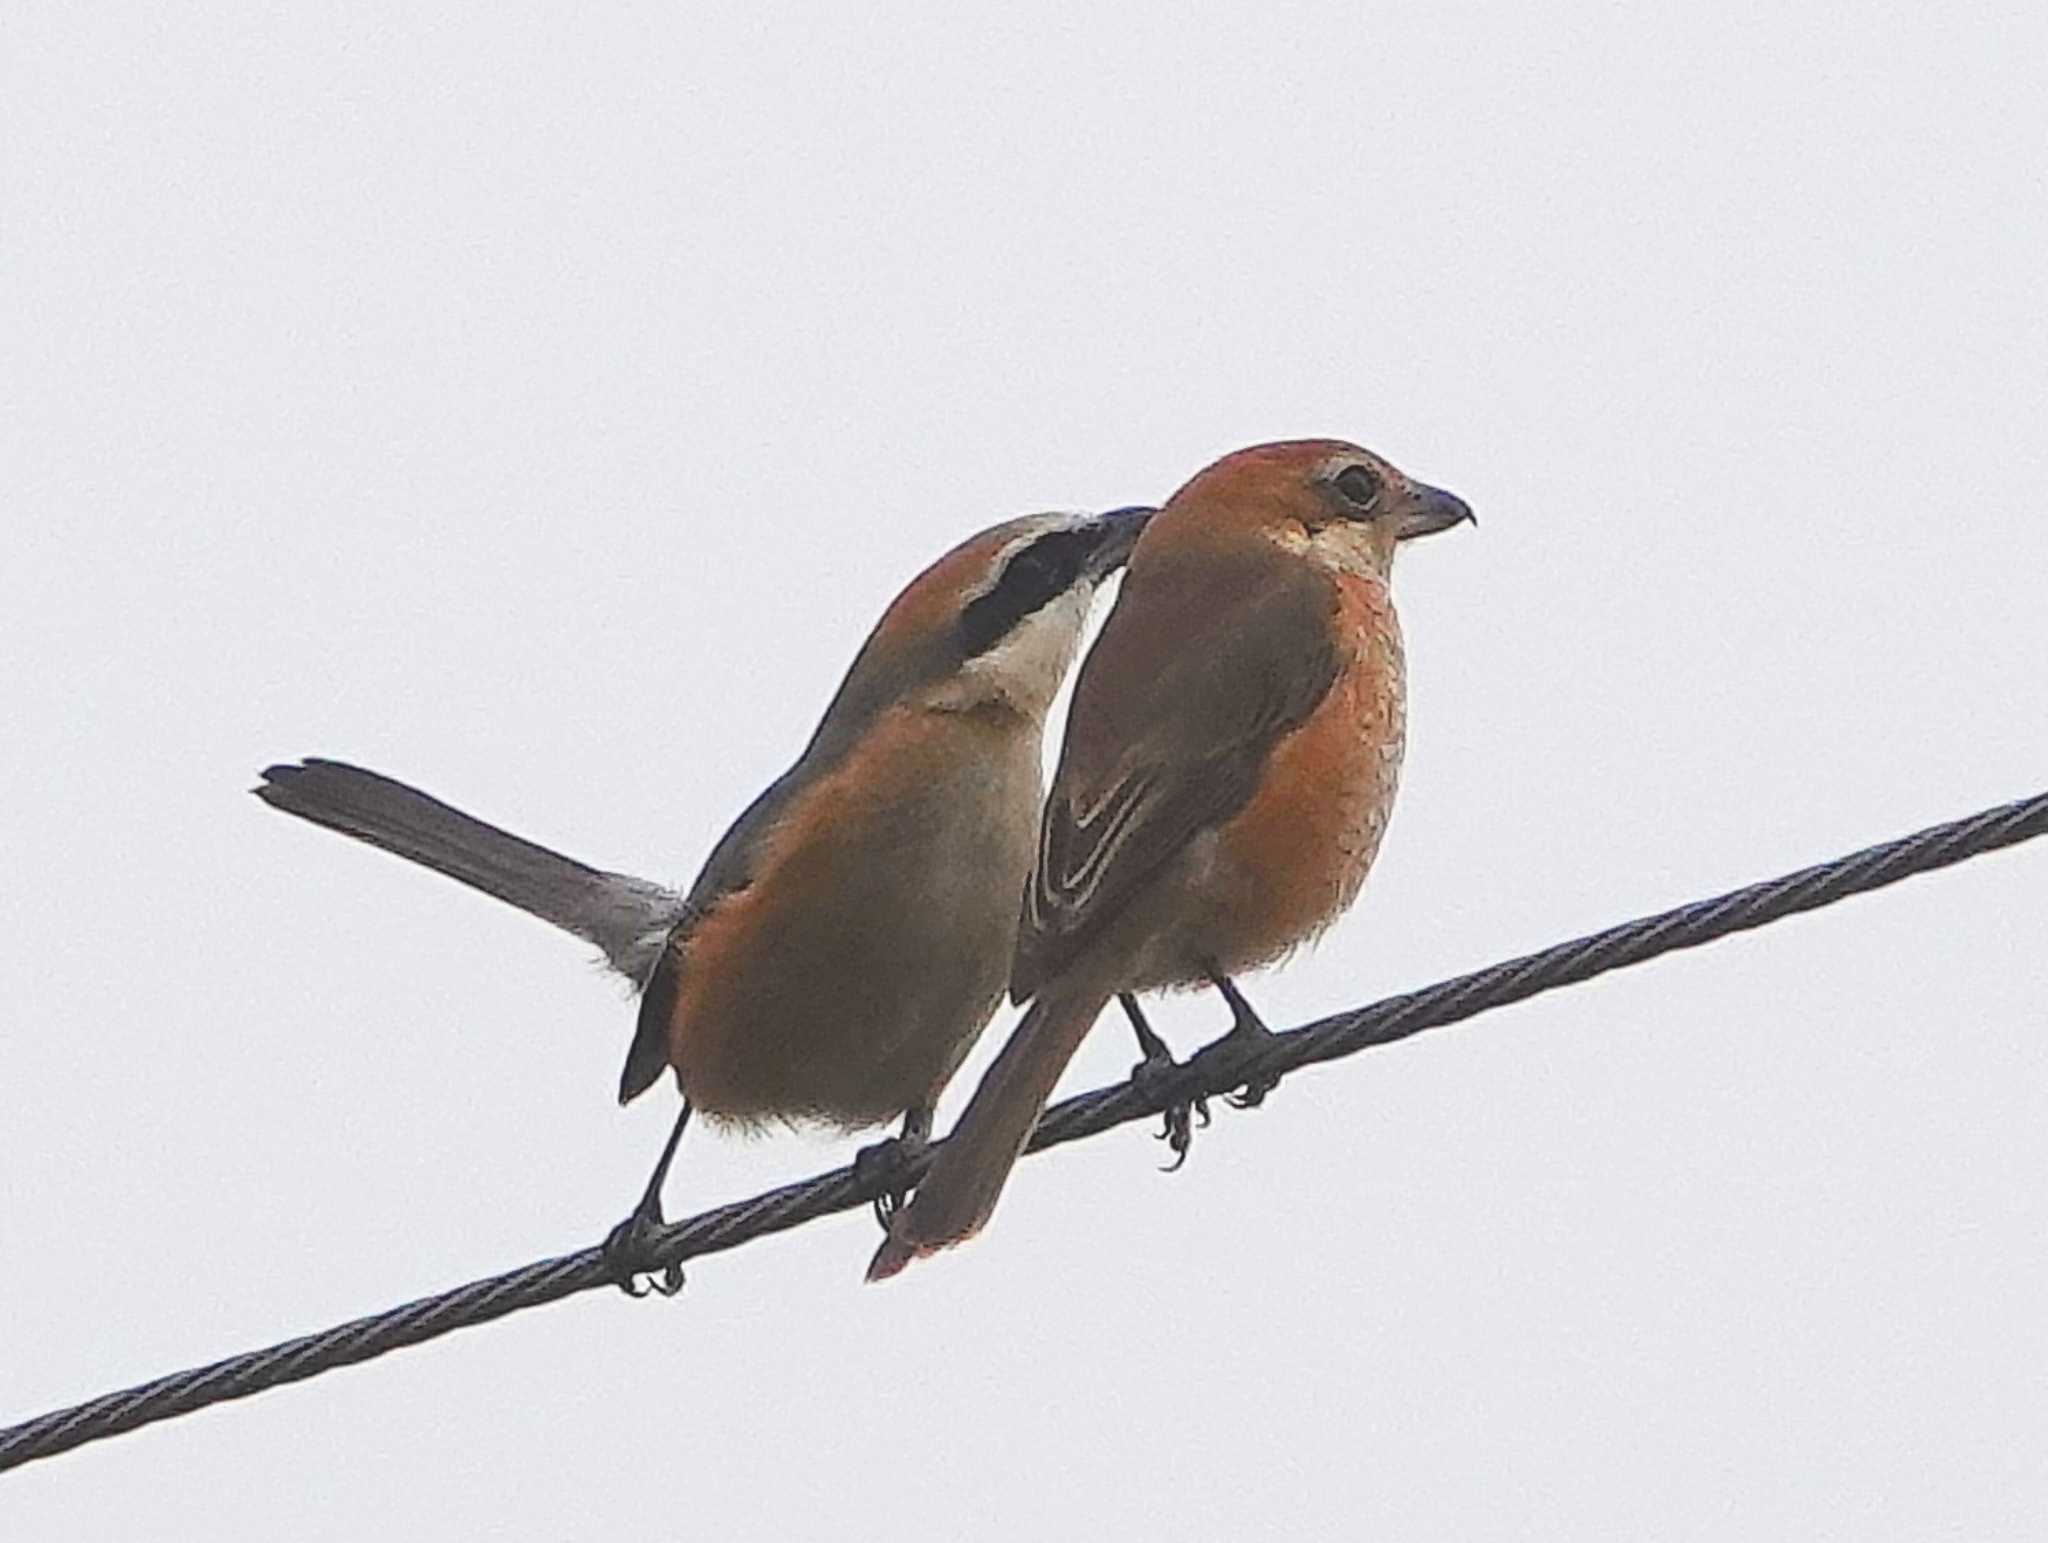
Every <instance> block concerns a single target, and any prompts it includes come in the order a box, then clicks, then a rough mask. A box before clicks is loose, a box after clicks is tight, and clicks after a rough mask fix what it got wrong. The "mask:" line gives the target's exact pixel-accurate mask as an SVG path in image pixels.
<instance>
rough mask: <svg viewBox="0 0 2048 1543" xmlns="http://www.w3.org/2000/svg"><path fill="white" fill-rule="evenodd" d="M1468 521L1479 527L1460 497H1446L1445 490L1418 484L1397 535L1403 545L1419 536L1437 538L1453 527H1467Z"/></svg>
mask: <svg viewBox="0 0 2048 1543" xmlns="http://www.w3.org/2000/svg"><path fill="white" fill-rule="evenodd" d="M1468 520H1469V521H1471V523H1473V524H1474V525H1477V524H1478V523H1479V521H1478V519H1477V518H1476V517H1475V516H1474V515H1473V513H1472V507H1471V505H1469V504H1467V503H1466V502H1465V500H1464V499H1462V498H1460V497H1459V496H1458V495H1457V494H1456V493H1446V492H1445V491H1444V490H1443V489H1442V488H1433V487H1431V486H1430V485H1429V484H1428V483H1426V482H1418V483H1416V484H1415V492H1414V494H1413V495H1412V496H1411V497H1410V498H1409V500H1408V507H1407V508H1406V509H1404V510H1402V511H1401V523H1400V526H1399V528H1398V529H1397V530H1396V532H1395V534H1396V535H1397V536H1398V537H1399V538H1400V539H1401V540H1403V541H1412V540H1414V539H1415V538H1416V537H1417V536H1433V535H1435V534H1436V533H1437V532H1438V531H1440V530H1449V529H1450V528H1451V527H1452V526H1453V525H1463V524H1464V523H1465V522H1466V521H1468Z"/></svg>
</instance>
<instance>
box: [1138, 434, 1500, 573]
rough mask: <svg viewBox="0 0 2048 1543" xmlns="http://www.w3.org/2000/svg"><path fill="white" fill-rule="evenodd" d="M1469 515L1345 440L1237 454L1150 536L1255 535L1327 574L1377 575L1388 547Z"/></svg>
mask: <svg viewBox="0 0 2048 1543" xmlns="http://www.w3.org/2000/svg"><path fill="white" fill-rule="evenodd" d="M1472 518H1473V515H1472V511H1471V509H1470V508H1469V507H1467V505H1466V503H1465V501H1464V500H1463V499H1461V498H1459V497H1458V496H1457V495H1456V494H1454V493H1447V492H1445V491H1444V490H1443V489H1442V488H1435V487H1431V486H1430V485H1429V484H1428V483H1426V482H1418V481H1416V480H1415V479H1414V478H1413V477H1410V476H1409V475H1408V474H1407V473H1405V472H1403V471H1401V470H1400V469H1399V468H1397V467H1395V466H1394V465H1392V464H1391V463H1389V462H1388V461H1386V460H1385V459H1383V458H1382V457H1380V456H1377V455H1375V454H1373V453H1372V451H1370V450H1366V449H1364V448H1362V447H1360V446H1358V445H1354V444H1349V443H1347V442H1346V441H1344V440H1341V439H1293V440H1283V441H1279V442H1277V443H1274V444H1267V445H1253V446H1251V447H1250V448H1248V449H1245V450H1238V451H1233V452H1232V453H1231V454H1229V455H1226V456H1224V457H1223V459H1221V460H1220V461H1217V462H1215V463H1213V464H1212V465H1209V466H1207V467H1204V468H1203V469H1202V470H1201V471H1199V472H1197V473H1196V474H1195V475H1194V476H1193V477H1192V478H1190V479H1189V481H1188V482H1187V483H1186V485H1184V486H1183V487H1182V488H1181V489H1180V491H1179V492H1177V493H1175V494H1174V495H1173V497H1172V498H1170V499H1168V500H1167V502H1166V504H1165V507H1164V509H1163V510H1162V512H1161V515H1160V518H1159V520H1158V521H1157V522H1156V524H1155V526H1154V527H1153V534H1152V538H1151V539H1152V540H1153V541H1156V542H1165V541H1168V540H1175V539H1178V540H1191V541H1196V542H1201V541H1205V540H1213V539H1221V540H1226V541H1227V540H1230V539H1233V538H1242V537H1245V536H1251V537H1255V538H1257V539H1261V540H1265V541H1269V542H1272V543H1274V544H1275V545H1278V546H1280V547H1281V548H1283V549H1284V550H1287V551H1289V552H1294V553H1298V554H1300V555H1302V556H1304V557H1307V558H1309V559H1310V560H1311V561H1314V562H1318V563H1321V564H1322V565H1323V566H1325V567H1328V568H1331V569H1333V570H1337V571H1341V572H1349V573H1359V574H1375V575H1378V576H1380V577H1382V578H1384V577H1385V576H1386V573H1387V570H1388V569H1389V567H1390V566H1391V565H1392V563H1393V559H1394V550H1395V548H1396V547H1397V546H1399V545H1400V544H1401V543H1402V542H1404V541H1410V540H1413V539H1414V538H1415V537H1417V536H1427V535H1432V534H1434V533H1435V532H1437V531H1440V530H1448V529H1450V528H1451V527H1452V526H1453V525H1457V524H1461V523H1463V522H1465V521H1467V520H1471V519H1472Z"/></svg>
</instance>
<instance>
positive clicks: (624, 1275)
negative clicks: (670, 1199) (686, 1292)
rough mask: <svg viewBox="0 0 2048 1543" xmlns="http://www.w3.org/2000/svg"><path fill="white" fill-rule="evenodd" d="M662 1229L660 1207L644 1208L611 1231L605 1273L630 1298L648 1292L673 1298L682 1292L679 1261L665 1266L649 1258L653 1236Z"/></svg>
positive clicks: (606, 1253) (640, 1208) (607, 1243)
mask: <svg viewBox="0 0 2048 1543" xmlns="http://www.w3.org/2000/svg"><path fill="white" fill-rule="evenodd" d="M661 1227H662V1215H661V1207H660V1206H659V1205H656V1206H654V1207H653V1208H652V1209H650V1208H648V1207H647V1206H644V1205H643V1206H640V1207H638V1208H637V1209H635V1211H634V1212H633V1214H632V1215H631V1216H629V1217H627V1218H626V1219H625V1220H624V1221H622V1222H620V1223H619V1224H618V1226H616V1227H614V1228H612V1230H611V1234H610V1236H608V1237H607V1238H606V1239H605V1240H604V1253H603V1257H604V1265H605V1273H606V1275H607V1277H608V1278H609V1279H610V1280H611V1282H612V1284H613V1285H615V1286H617V1287H618V1288H619V1290H621V1291H623V1292H625V1293H626V1295H627V1296H629V1297H644V1296H646V1295H647V1294H648V1293H649V1292H657V1293H659V1294H660V1295H662V1296H665V1297H672V1296H674V1295H675V1294H676V1293H677V1292H679V1291H681V1290H682V1289H683V1266H682V1262H681V1261H680V1260H670V1261H669V1262H668V1263H667V1264H662V1263H660V1262H659V1261H658V1260H655V1259H653V1258H651V1257H650V1255H651V1254H652V1252H653V1247H654V1235H655V1233H657V1232H658V1231H660V1230H661Z"/></svg>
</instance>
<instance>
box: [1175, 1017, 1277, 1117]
mask: <svg viewBox="0 0 2048 1543" xmlns="http://www.w3.org/2000/svg"><path fill="white" fill-rule="evenodd" d="M1274 1037H1275V1036H1274V1034H1273V1031H1272V1030H1271V1029H1269V1028H1267V1027H1266V1026H1265V1025H1264V1024H1261V1023H1240V1024H1239V1025H1238V1026H1237V1027H1236V1028H1234V1029H1232V1030H1231V1031H1230V1032H1229V1033H1228V1034H1226V1035H1224V1036H1223V1037H1222V1038H1221V1039H1219V1040H1217V1041H1216V1042H1215V1043H1214V1044H1213V1045H1209V1046H1207V1047H1205V1048H1204V1049H1202V1050H1200V1051H1198V1052H1197V1053H1196V1055H1195V1061H1196V1062H1197V1063H1199V1062H1203V1061H1210V1062H1216V1061H1220V1062H1222V1063H1223V1064H1224V1066H1225V1067H1226V1068H1227V1069H1228V1070H1231V1071H1235V1070H1237V1069H1238V1068H1240V1067H1242V1066H1244V1065H1245V1064H1246V1063H1247V1062H1248V1061H1249V1060H1250V1059H1251V1058H1252V1057H1253V1056H1254V1055H1256V1054H1257V1053H1258V1052H1259V1051H1260V1050H1262V1049H1263V1048H1265V1046H1267V1045H1269V1044H1271V1043H1272V1041H1273V1039H1274ZM1203 1080H1205V1081H1207V1080H1208V1079H1206V1078H1205V1079H1203ZM1210 1086H1211V1087H1214V1086H1215V1083H1213V1082H1211V1083H1210ZM1278 1086H1280V1077H1279V1074H1278V1073H1277V1072H1257V1073H1252V1074H1249V1075H1247V1076H1246V1077H1245V1079H1244V1081H1243V1083H1242V1084H1240V1086H1239V1087H1238V1089H1237V1091H1236V1092H1234V1093H1226V1094H1225V1095H1224V1096H1223V1101H1224V1102H1225V1103H1227V1104H1229V1105H1230V1107H1231V1108H1233V1109H1256V1108H1258V1107H1259V1105H1261V1104H1263V1103H1264V1102H1265V1101H1266V1095H1267V1094H1269V1093H1271V1092H1272V1091H1273V1089H1275V1088H1277V1087H1278Z"/></svg>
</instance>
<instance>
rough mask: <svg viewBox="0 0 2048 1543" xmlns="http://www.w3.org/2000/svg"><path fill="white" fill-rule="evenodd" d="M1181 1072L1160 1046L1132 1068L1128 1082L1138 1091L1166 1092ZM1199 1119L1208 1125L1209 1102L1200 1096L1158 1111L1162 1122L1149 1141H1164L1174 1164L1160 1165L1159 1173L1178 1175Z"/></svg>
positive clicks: (1193, 1138) (1190, 1145)
mask: <svg viewBox="0 0 2048 1543" xmlns="http://www.w3.org/2000/svg"><path fill="white" fill-rule="evenodd" d="M1181 1071H1182V1068H1181V1064H1180V1062H1178V1061H1176V1060H1174V1058H1173V1057H1172V1056H1171V1055H1170V1054H1168V1053H1167V1051H1166V1048H1165V1046H1163V1045H1162V1046H1161V1047H1160V1048H1159V1049H1158V1050H1157V1051H1156V1052H1155V1053H1154V1054H1152V1055H1148V1056H1147V1057H1146V1058H1145V1059H1144V1060H1142V1061H1140V1062H1139V1063H1138V1064H1137V1065H1136V1066H1134V1067H1132V1068H1131V1081H1132V1083H1133V1084H1135V1085H1136V1087H1137V1088H1138V1090H1139V1091H1140V1092H1144V1093H1150V1092H1155V1091H1165V1090H1166V1088H1170V1087H1171V1085H1172V1084H1175V1083H1178V1082H1179V1081H1180V1079H1181ZM1162 1084H1164V1085H1166V1088H1163V1087H1162ZM1198 1116H1199V1117H1200V1119H1201V1122H1202V1124H1203V1125H1204V1126H1205V1127H1206V1126H1207V1125H1208V1123H1209V1100H1208V1099H1207V1098H1206V1097H1205V1096H1203V1095H1202V1094H1199V1093H1198V1094H1195V1095H1194V1096H1192V1097H1190V1098H1182V1099H1176V1100H1174V1101H1173V1102H1171V1103H1169V1104H1168V1105H1167V1106H1166V1108H1165V1109H1164V1110H1162V1111H1161V1119H1162V1121H1163V1122H1164V1123H1163V1126H1162V1128H1161V1129H1160V1130H1159V1131H1158V1132H1157V1133H1156V1134H1155V1135H1154V1136H1153V1138H1152V1139H1153V1140H1154V1141H1163V1142H1165V1143H1166V1144H1167V1146H1168V1147H1170V1148H1171V1149H1172V1151H1173V1161H1172V1162H1170V1163H1162V1164H1161V1165H1160V1168H1159V1171H1160V1172H1161V1173H1177V1172H1179V1171H1180V1167H1181V1164H1183V1163H1185V1162H1186V1161H1187V1160H1188V1153H1189V1151H1190V1150H1191V1149H1192V1148H1193V1147H1194V1144H1195V1119H1196V1118H1197V1117H1198Z"/></svg>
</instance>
